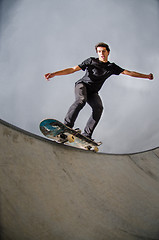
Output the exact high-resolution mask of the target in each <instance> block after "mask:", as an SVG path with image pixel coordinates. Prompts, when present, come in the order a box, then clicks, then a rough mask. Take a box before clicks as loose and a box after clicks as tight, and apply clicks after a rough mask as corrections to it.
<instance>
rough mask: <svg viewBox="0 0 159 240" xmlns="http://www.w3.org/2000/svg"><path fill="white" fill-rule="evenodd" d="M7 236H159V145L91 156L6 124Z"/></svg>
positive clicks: (95, 239)
mask: <svg viewBox="0 0 159 240" xmlns="http://www.w3.org/2000/svg"><path fill="white" fill-rule="evenodd" d="M0 233H1V239H2V240H135V239H138V240H144V239H145V240H158V239H159V149H158V148H157V149H154V150H151V151H147V152H143V153H138V154H131V155H110V154H100V153H96V154H95V153H92V152H87V151H83V150H78V149H74V148H71V147H66V146H62V145H59V144H57V143H54V142H51V141H49V140H46V139H44V138H41V137H38V136H36V135H34V134H31V133H28V132H25V131H23V130H21V129H19V128H16V127H14V126H11V125H9V124H8V123H6V122H4V121H0Z"/></svg>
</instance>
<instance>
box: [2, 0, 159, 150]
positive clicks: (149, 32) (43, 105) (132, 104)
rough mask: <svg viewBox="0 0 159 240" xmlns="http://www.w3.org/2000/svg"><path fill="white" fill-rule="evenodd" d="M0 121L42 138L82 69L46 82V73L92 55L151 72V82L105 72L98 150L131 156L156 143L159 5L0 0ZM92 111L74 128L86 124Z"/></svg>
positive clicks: (149, 0) (146, 0) (146, 1)
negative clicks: (106, 52)
mask: <svg viewBox="0 0 159 240" xmlns="http://www.w3.org/2000/svg"><path fill="white" fill-rule="evenodd" d="M0 11H1V12H0V73H1V74H0V114H1V116H0V117H1V119H3V120H5V121H7V122H9V123H12V124H14V125H16V126H18V127H20V128H23V129H25V130H27V131H30V132H33V133H35V134H38V135H40V136H42V135H41V133H40V131H39V123H40V121H41V120H42V119H44V118H56V119H58V120H60V121H63V119H64V117H65V114H66V112H67V110H68V108H69V106H70V105H71V104H72V103H73V101H74V83H75V82H76V81H77V80H78V79H79V78H80V77H82V76H83V74H84V72H83V71H80V72H78V73H74V74H72V75H68V76H60V77H56V78H54V79H52V80H51V81H50V82H47V81H45V79H44V74H45V73H47V72H53V71H57V70H60V69H63V68H67V67H72V66H75V65H78V64H80V63H81V62H82V61H83V60H85V59H86V58H88V57H90V56H94V57H96V53H95V50H94V45H95V44H96V43H98V42H100V41H103V42H106V43H108V44H109V46H110V49H111V52H110V56H109V61H111V62H115V63H116V64H118V65H119V66H121V67H122V68H125V69H128V70H134V71H138V72H141V73H146V74H149V73H150V72H152V73H153V74H154V77H155V78H154V80H153V81H149V80H143V79H135V78H131V77H128V76H124V75H120V76H115V75H114V76H111V77H110V78H109V80H107V81H106V82H105V84H104V86H103V88H102V90H101V91H100V96H101V98H102V100H103V104H104V113H103V115H102V118H101V121H100V123H99V125H98V126H97V128H96V130H95V132H94V135H93V137H94V138H95V140H97V141H98V140H100V141H102V142H103V145H102V146H101V148H100V149H101V152H106V153H130V152H136V151H143V150H146V149H150V148H153V147H157V146H158V145H159V93H158V92H159V67H158V66H159V43H158V39H159V27H158V23H159V2H158V1H157V0H140V1H139V0H133V1H132V0H68V1H65V0H58V1H57V0H45V1H43V0H3V1H2V0H1V5H0ZM90 111H91V109H90V108H89V106H86V107H85V108H84V109H83V111H81V113H80V115H79V118H78V120H77V122H76V126H75V127H80V128H82V129H83V128H84V126H85V123H86V122H87V119H88V118H89V115H90V114H91V112H90Z"/></svg>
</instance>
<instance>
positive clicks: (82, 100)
mask: <svg viewBox="0 0 159 240" xmlns="http://www.w3.org/2000/svg"><path fill="white" fill-rule="evenodd" d="M86 103H88V104H89V105H90V106H91V108H92V115H91V116H90V118H89V120H88V122H87V124H86V127H85V129H84V135H85V136H88V137H91V136H92V133H93V131H94V129H95V127H96V126H97V124H98V122H99V120H100V117H101V115H102V112H103V105H102V101H101V98H100V96H99V95H98V93H90V92H89V91H88V90H87V88H86V86H85V85H84V84H83V83H78V84H77V85H76V86H75V102H74V103H73V104H72V105H71V107H70V108H69V110H68V113H67V115H66V117H65V121H64V123H65V124H66V125H68V126H69V127H71V128H72V127H73V126H74V123H75V120H76V118H77V116H78V114H79V112H80V110H81V109H82V108H83V107H84V106H85V104H86Z"/></svg>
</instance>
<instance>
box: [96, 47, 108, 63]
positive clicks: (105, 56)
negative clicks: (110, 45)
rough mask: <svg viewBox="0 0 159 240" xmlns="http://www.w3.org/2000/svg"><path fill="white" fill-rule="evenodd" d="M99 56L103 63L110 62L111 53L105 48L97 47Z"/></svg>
mask: <svg viewBox="0 0 159 240" xmlns="http://www.w3.org/2000/svg"><path fill="white" fill-rule="evenodd" d="M97 54H98V57H99V60H100V61H102V62H107V61H108V55H109V52H108V51H107V49H106V48H105V47H97Z"/></svg>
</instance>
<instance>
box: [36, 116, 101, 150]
mask: <svg viewBox="0 0 159 240" xmlns="http://www.w3.org/2000/svg"><path fill="white" fill-rule="evenodd" d="M39 127H40V131H41V132H42V133H43V135H44V136H46V137H48V138H50V139H52V140H54V141H55V142H58V143H62V144H65V145H69V146H72V147H76V148H81V149H84V150H93V151H94V152H98V150H99V149H98V146H100V145H101V144H102V143H101V142H98V143H97V142H95V141H93V140H91V139H90V138H87V137H85V136H83V135H82V134H80V131H79V130H78V131H77V130H74V129H72V128H70V127H68V126H66V125H65V124H63V123H61V122H60V121H58V120H56V119H45V120H43V121H41V123H40V126H39Z"/></svg>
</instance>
